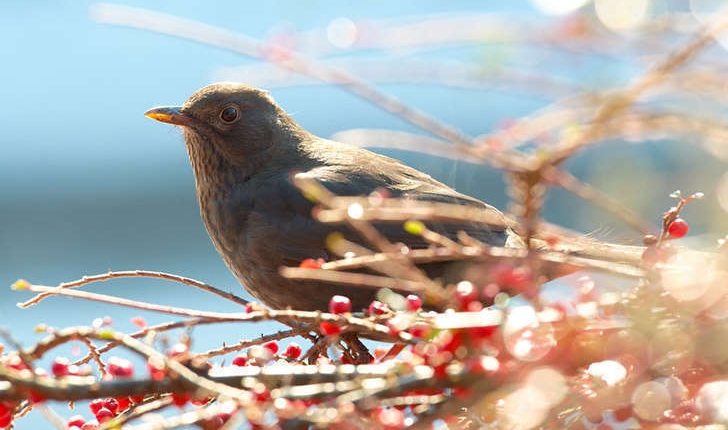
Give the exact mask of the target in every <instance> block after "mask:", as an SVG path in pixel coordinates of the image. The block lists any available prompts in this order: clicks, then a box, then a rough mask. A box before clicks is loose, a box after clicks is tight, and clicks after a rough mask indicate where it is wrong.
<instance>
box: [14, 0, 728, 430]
mask: <svg viewBox="0 0 728 430" xmlns="http://www.w3.org/2000/svg"><path fill="white" fill-rule="evenodd" d="M722 3H723V2H717V1H715V2H710V1H697V0H695V1H677V0H675V1H668V0H664V1H660V0H635V1H626V0H619V1H611V0H604V1H598V0H595V1H594V2H591V1H587V0H568V1H567V0H561V1H549V0H531V1H527V0H520V1H511V2H482V1H459V2H442V1H399V2H361V3H349V2H335V1H312V2H298V1H294V0H285V1H284V0H280V1H270V2H239V1H219V2H215V3H214V6H210V5H209V4H208V3H199V2H191V1H178V0H175V1H171V0H169V1H157V2H154V4H153V8H154V11H157V12H163V13H167V14H171V15H175V16H178V17H182V18H187V19H191V20H197V21H201V22H204V23H207V24H210V25H214V26H219V27H221V28H224V29H226V30H230V31H233V32H240V33H242V34H245V35H247V36H250V37H253V38H256V39H259V40H261V41H264V42H265V43H270V44H279V45H283V46H285V47H288V48H292V49H294V50H297V51H299V52H300V53H302V54H303V55H306V56H308V57H310V58H316V59H318V60H320V61H321V62H322V63H323V64H325V65H330V66H335V67H339V68H342V69H345V70H347V71H349V72H350V73H351V74H353V75H355V76H359V77H361V78H362V79H364V80H365V81H368V82H370V83H372V84H373V85H374V86H376V87H377V88H379V89H380V90H382V91H384V92H385V93H387V94H389V95H392V96H394V97H397V98H398V99H400V100H401V101H403V102H405V103H406V104H408V105H410V106H413V107H415V108H417V109H419V110H422V111H424V112H426V113H428V114H430V115H432V116H433V117H435V118H438V119H440V120H441V121H443V122H444V123H447V124H450V125H452V126H454V127H457V128H458V129H460V130H462V131H464V132H465V133H467V134H468V135H470V136H481V135H485V134H493V133H501V134H500V135H501V136H503V135H504V133H505V135H507V133H509V132H511V131H513V132H515V131H516V129H514V128H512V125H513V124H517V121H516V120H517V119H519V118H523V117H529V116H533V115H536V114H537V113H538V112H541V111H540V110H542V109H544V108H545V107H547V106H550V105H551V104H552V103H554V102H556V101H563V100H569V98H571V97H575V96H577V95H582V96H583V95H593V96H595V97H596V96H597V95H599V94H601V93H603V92H608V91H610V90H612V89H616V88H620V87H623V86H625V85H628V84H629V83H630V82H632V81H633V80H634V79H636V78H637V77H639V76H642V75H643V74H644V73H645V71H646V70H648V69H649V67H650V66H651V65H652V64H654V63H655V62H656V61H659V60H661V59H663V58H664V57H665V55H667V53H669V52H670V51H671V50H673V49H676V48H677V47H679V46H681V45H684V44H685V43H686V41H687V40H689V39H690V35H691V34H692V32H694V31H697V30H698V29H700V28H701V26H702V25H703V24H705V23H706V22H708V20H709V19H711V18H713V17H715V16H717V15H719V12H720V8H721V7H722ZM115 4H116V5H127V6H137V7H148V5H149V3H148V2H143V1H125V2H118V3H115ZM114 11H118V10H117V9H114V7H113V6H109V5H108V4H97V3H95V2H91V1H70V0H66V1H57V2H47V1H38V2H0V45H1V46H2V52H3V57H4V61H3V63H4V65H3V67H1V68H0V82H2V86H1V87H2V90H0V92H1V94H2V98H1V100H2V104H0V124H1V125H2V135H1V136H0V144H1V145H2V156H0V245H2V246H1V247H0V286H3V285H4V286H9V285H10V284H11V283H12V282H14V281H15V280H16V279H18V278H25V279H27V280H29V281H30V282H32V283H37V284H43V285H57V284H58V283H60V282H63V281H69V280H74V279H77V278H79V277H81V276H83V275H85V274H96V273H102V272H105V271H107V270H131V269H147V270H158V271H165V272H172V273H176V274H180V275H184V276H189V277H192V278H196V279H199V280H202V281H205V282H208V283H210V284H213V285H215V286H218V287H220V288H223V289H229V290H232V291H234V292H237V293H240V294H243V295H244V296H245V297H248V296H247V295H246V293H244V291H243V289H242V288H241V287H240V286H239V284H238V282H237V281H236V280H235V278H234V277H233V276H232V275H231V274H230V273H229V272H228V270H227V268H226V267H225V266H224V264H223V263H222V261H221V260H220V258H219V257H218V255H217V253H216V251H215V249H214V248H213V247H212V245H211V243H210V241H209V239H208V237H207V235H206V232H205V230H204V227H203V225H202V222H201V220H200V217H199V212H198V208H197V202H196V198H195V192H194V180H193V177H192V172H191V169H190V166H189V162H188V159H187V154H186V152H185V149H184V144H183V141H182V137H181V133H180V131H179V130H177V129H175V128H173V127H171V126H166V125H162V124H159V123H157V122H154V121H151V120H149V119H148V118H145V117H144V116H143V113H144V112H145V111H146V110H147V109H149V108H151V107H153V106H156V105H170V104H181V103H182V102H184V100H185V99H186V98H187V97H188V96H189V95H190V94H191V93H192V92H194V91H195V90H196V89H198V88H199V87H201V86H204V85H206V84H209V83H212V82H215V81H217V80H238V81H244V82H247V83H250V84H253V85H256V86H261V87H264V88H266V89H268V90H270V91H271V93H272V95H273V97H274V98H275V99H276V100H277V102H278V103H279V104H280V105H282V106H283V107H284V109H286V110H287V111H288V112H289V113H291V114H292V115H293V116H294V118H295V119H296V120H297V121H298V122H299V123H300V124H302V125H303V126H304V127H305V128H307V129H308V130H310V131H311V132H313V133H315V134H317V135H320V136H324V137H330V136H332V135H334V134H335V133H338V132H342V131H345V130H349V129H359V128H365V129H385V130H395V131H404V132H409V133H414V134H420V135H423V136H427V133H426V132H423V131H421V130H418V129H417V128H415V127H414V126H412V125H411V124H409V123H407V122H406V121H404V120H403V119H401V118H398V117H396V116H394V115H392V114H390V113H387V112H385V111H383V110H382V109H380V108H378V107H376V106H374V105H373V104H371V103H369V102H367V101H364V100H362V99H360V98H358V97H356V96H354V95H352V94H350V93H349V92H347V91H345V90H344V89H341V88H339V87H337V86H335V85H331V84H326V83H321V82H316V81H314V80H312V79H309V78H306V77H303V76H301V75H298V74H296V73H293V72H289V71H285V70H284V69H282V68H279V67H278V66H277V65H276V64H275V62H265V61H260V60H259V59H254V58H250V57H246V56H242V55H239V54H235V53H231V52H227V51H224V50H221V49H218V48H214V47H210V46H206V45H203V44H200V43H196V42H193V41H189V40H184V39H181V38H177V37H171V36H167V35H160V34H156V33H153V32H148V31H144V30H140V29H134V28H127V27H121V26H114V25H109V24H106V23H104V22H99V21H106V20H107V19H108V15H109V14H111V15H112V16H113V13H115V12H114ZM127 13H130V14H131V15H133V14H134V13H136V12H134V11H131V12H129V11H128V10H127ZM698 59H699V60H701V61H702V63H699V64H698V66H695V67H694V68H691V69H690V70H689V71H687V72H682V71H681V73H682V74H678V75H676V78H675V79H674V82H673V81H669V82H668V85H667V88H668V89H674V88H679V89H680V91H665V90H664V88H665V86H663V87H659V89H658V90H656V91H651V92H649V93H648V94H647V97H645V100H644V102H643V103H641V104H640V106H639V107H640V108H643V109H652V110H649V112H654V111H655V110H656V111H660V112H667V113H674V112H689V113H690V114H691V115H693V116H694V117H697V118H709V119H710V124H711V126H715V127H718V126H721V124H720V121H719V120H720V119H721V117H722V116H723V115H724V113H725V102H726V86H725V85H724V84H723V80H722V79H717V80H715V79H713V80H705V79H704V80H701V79H703V78H705V76H706V74H707V75H708V77H713V76H726V75H725V73H722V75H721V71H724V70H726V69H727V68H728V61H726V60H727V59H726V54H725V51H724V50H723V48H722V46H721V45H719V44H718V45H715V46H713V47H710V48H708V49H707V50H706V52H705V53H701V54H700V55H699V56H698ZM273 60H275V59H274V58H273ZM681 70H682V69H681ZM699 72H703V74H702V75H701V74H700V73H699ZM706 79H707V78H706ZM704 81H706V82H708V83H709V84H710V85H708V84H704ZM690 84H695V85H696V87H694V88H692V89H691V87H690ZM699 84H704V85H703V86H702V87H700V85H699ZM670 85H672V86H670ZM696 88H697V89H696ZM565 106H568V103H567V104H565ZM595 106H596V105H595ZM582 107H583V106H582ZM586 111H587V112H588V111H589V109H586ZM713 119H715V121H714V120H713ZM578 121H579V117H578V116H577V117H575V118H574V119H572V120H569V121H566V122H565V123H564V124H561V125H559V126H557V127H554V128H553V129H551V130H548V131H546V132H544V134H543V136H538V138H537V139H529V140H528V141H526V142H523V143H521V144H519V147H520V149H523V150H531V149H533V148H534V147H537V146H538V145H539V142H540V141H541V140H545V141H549V140H554V139H558V137H559V136H560V135H563V133H567V132H568V131H569V130H568V129H569V127H571V126H578ZM633 128H634V127H633ZM633 128H631V129H629V130H625V133H626V134H627V135H628V136H626V137H631V138H629V139H625V140H623V139H618V138H613V139H611V138H610V139H607V140H608V142H607V143H608V144H602V145H598V146H594V147H590V148H589V149H586V150H584V151H582V152H580V153H579V154H578V155H577V156H575V157H573V158H571V159H570V160H569V161H568V162H567V163H566V164H565V166H564V167H565V168H567V170H569V171H570V172H571V173H573V174H574V175H575V176H577V177H579V178H582V179H584V180H586V181H589V182H591V183H592V184H594V185H595V186H596V187H597V188H599V189H601V190H603V191H605V192H607V193H609V194H610V195H612V196H614V197H616V198H617V199H619V200H620V201H621V202H622V203H623V204H625V205H626V206H627V207H629V208H630V209H632V210H634V211H635V212H637V213H639V214H640V215H641V216H642V217H643V218H644V219H645V220H646V221H648V222H650V223H652V224H653V225H654V226H655V227H656V228H657V226H658V225H659V220H660V217H661V214H662V212H663V211H665V210H666V209H668V208H669V207H670V206H671V205H673V204H674V200H671V199H670V198H669V197H668V194H669V193H670V192H671V191H673V190H675V189H682V190H683V191H684V192H694V191H702V192H704V193H705V194H706V198H705V200H704V201H702V202H699V203H695V204H691V205H690V206H689V207H688V209H686V212H685V217H686V219H687V220H688V221H689V223H690V226H691V237H693V238H698V239H697V240H699V241H700V242H699V245H700V246H706V247H710V246H713V245H714V243H715V240H716V239H718V238H719V237H722V236H723V235H725V231H726V227H728V222H726V216H725V210H724V208H721V202H722V203H723V205H724V206H726V205H727V203H726V202H728V198H727V197H726V196H728V186H726V185H725V182H726V181H725V179H722V176H723V174H724V170H725V163H724V161H722V160H721V159H722V158H723V157H725V152H726V151H725V149H724V148H723V147H724V146H725V142H724V141H723V140H722V139H720V137H721V136H722V135H721V134H720V133H719V132H715V133H713V134H710V135H708V134H701V132H700V130H698V131H697V132H696V133H693V134H690V133H673V132H672V131H671V129H670V130H665V131H664V132H662V133H659V132H658V131H659V130H657V131H655V130H646V131H645V132H644V136H641V138H640V139H635V138H634V136H635V135H640V130H636V131H635V130H634V129H633ZM678 128H679V127H678ZM686 128H687V127H686ZM711 130H712V129H711ZM721 130H722V129H719V130H718V131H721ZM630 133H631V134H630ZM341 136H346V134H344V135H341ZM716 136H717V137H716ZM637 143H639V144H637ZM411 149H412V150H413V151H403V150H395V149H387V148H384V149H377V151H379V152H382V153H385V154H387V155H390V156H394V157H395V158H399V159H401V160H403V161H404V162H406V163H408V164H410V165H412V166H414V167H416V168H418V169H420V170H423V171H425V172H428V173H430V174H431V175H433V176H434V177H436V178H437V179H439V180H441V181H443V182H445V183H447V184H449V185H451V186H453V187H455V188H456V189H458V190H459V191H461V192H464V193H467V194H471V195H473V196H476V197H478V198H481V199H483V200H486V201H488V202H490V203H492V204H493V205H495V206H497V207H500V208H503V209H506V208H507V207H508V198H507V195H506V188H505V185H504V184H505V183H504V180H503V177H502V174H501V172H499V171H498V170H495V169H493V168H491V167H489V166H487V165H480V164H475V163H469V162H467V161H463V160H452V159H443V158H439V157H436V156H432V155H427V154H422V153H417V152H416V151H417V150H418V148H417V147H412V148H411ZM419 149H422V148H419ZM723 159H724V158H723ZM721 196H723V197H721ZM721 198H722V200H721ZM544 216H545V218H546V219H547V220H548V221H551V222H555V223H558V224H561V225H564V226H566V227H569V228H573V229H577V230H580V231H583V232H593V231H598V232H599V233H598V236H599V237H604V238H607V239H610V240H613V241H617V242H626V243H635V241H638V240H639V237H640V236H639V234H636V233H635V232H634V231H632V230H630V229H629V228H628V227H626V226H625V225H624V224H622V223H621V222H620V221H619V220H617V219H616V218H614V217H612V216H610V215H609V214H608V213H605V212H604V211H603V210H600V209H598V208H595V207H594V206H593V205H591V204H590V203H587V202H584V201H582V200H579V199H578V198H576V197H574V196H572V195H571V194H569V193H567V192H565V191H561V190H553V191H552V192H551V193H550V194H549V200H548V201H547V204H546V210H545V212H544ZM693 240H695V239H693ZM88 289H89V290H92V291H97V292H102V293H107V294H114V295H120V296H124V297H128V298H133V299H137V300H146V301H152V302H156V303H163V304H169V305H175V306H182V307H191V308H199V309H206V310H220V311H234V310H236V309H237V308H236V307H235V306H234V305H232V304H229V303H226V302H224V301H222V300H221V299H217V298H215V297H212V296H210V295H208V294H203V293H200V292H197V291H195V290H193V289H192V288H189V287H185V286H181V285H177V284H172V283H169V282H163V281H152V280H146V279H131V280H119V281H114V282H107V283H103V284H96V285H93V286H90V287H88ZM29 297H30V295H29V294H28V293H26V292H14V291H11V290H10V289H9V288H2V289H0V327H4V328H6V329H8V330H9V331H10V332H11V333H12V335H13V336H14V337H15V338H16V339H18V340H20V341H21V343H23V344H24V345H26V346H28V345H30V344H32V343H33V342H34V341H35V340H37V339H38V335H36V334H33V328H34V326H35V325H36V324H39V323H45V324H48V325H51V326H58V327H65V326H72V325H81V324H83V325H86V324H89V323H91V321H92V320H93V319H94V318H97V317H102V316H104V315H112V316H113V317H114V320H115V321H114V327H116V328H119V329H121V330H132V329H133V326H131V325H130V323H129V318H130V317H131V316H134V315H139V314H140V312H137V311H133V310H123V309H121V310H120V309H117V308H113V307H109V306H103V305H100V304H97V303H92V302H84V301H81V300H68V299H62V298H53V299H50V300H47V301H44V302H42V303H41V304H40V305H38V306H35V307H33V308H30V309H27V310H19V309H18V308H17V307H16V306H15V303H16V302H18V301H22V300H25V299H27V298H29ZM146 317H147V319H148V321H149V322H150V323H154V322H161V321H167V320H169V317H167V316H164V315H146ZM271 327H273V326H272V325H260V326H256V327H254V328H252V329H251V327H250V326H244V327H243V326H236V327H232V326H231V327H229V330H230V332H229V333H224V332H223V333H222V335H221V333H220V330H221V328H220V327H216V328H215V329H214V330H215V332H216V333H217V335H216V336H214V337H209V336H201V335H200V336H195V341H196V342H197V344H195V345H193V349H195V350H198V351H202V350H205V349H210V348H214V347H217V346H219V344H220V341H221V339H227V340H228V341H229V342H230V341H235V340H236V339H239V338H247V337H252V336H255V335H258V334H260V333H262V332H270V331H271V329H272V328H271ZM204 330H205V329H202V328H201V329H195V334H198V333H204ZM226 334H227V336H226ZM30 423H31V421H25V420H21V421H20V422H19V426H20V427H21V428H22V427H23V426H25V425H30ZM28 428H30V427H28Z"/></svg>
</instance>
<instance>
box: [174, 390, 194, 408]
mask: <svg viewBox="0 0 728 430" xmlns="http://www.w3.org/2000/svg"><path fill="white" fill-rule="evenodd" d="M191 399H192V394H190V393H172V403H174V404H175V405H176V406H177V407H180V408H181V407H182V406H184V405H186V404H187V402H189V401H190V400H191Z"/></svg>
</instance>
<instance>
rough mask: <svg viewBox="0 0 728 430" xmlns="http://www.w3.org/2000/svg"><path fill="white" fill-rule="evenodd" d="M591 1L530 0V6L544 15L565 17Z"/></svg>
mask: <svg viewBox="0 0 728 430" xmlns="http://www.w3.org/2000/svg"><path fill="white" fill-rule="evenodd" d="M590 1H591V0H531V4H532V5H533V6H534V7H535V8H536V9H538V10H539V12H541V13H544V14H546V15H566V14H567V13H571V12H573V11H575V10H577V9H579V8H580V7H582V6H584V5H585V4H587V3H589V2H590Z"/></svg>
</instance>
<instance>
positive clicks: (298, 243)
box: [145, 83, 520, 310]
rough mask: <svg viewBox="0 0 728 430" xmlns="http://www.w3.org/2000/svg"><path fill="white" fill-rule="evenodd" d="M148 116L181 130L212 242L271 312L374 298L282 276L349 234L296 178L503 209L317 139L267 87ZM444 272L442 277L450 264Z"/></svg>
mask: <svg viewBox="0 0 728 430" xmlns="http://www.w3.org/2000/svg"><path fill="white" fill-rule="evenodd" d="M145 115H146V116H148V117H150V118H153V119H155V120H158V121H162V122H167V123H171V124H175V125H178V126H181V127H182V129H183V132H184V139H185V143H186V146H187V152H188V154H189V157H190V160H191V163H192V168H193V170H194V175H195V180H196V184H197V198H198V201H199V205H200V212H201V214H202V219H203V221H204V223H205V226H206V228H207V232H208V233H209V235H210V238H211V239H212V242H213V243H214V244H215V247H216V248H217V250H218V252H219V253H220V255H221V256H222V258H223V259H224V261H225V263H226V264H227V266H228V267H229V268H230V270H231V271H232V272H233V274H234V275H235V276H236V277H237V278H238V280H239V281H240V282H241V283H242V284H243V286H244V287H245V288H246V289H247V290H248V292H250V294H252V295H253V296H254V297H255V298H256V299H258V300H260V301H261V302H263V303H265V304H266V305H268V306H271V307H273V308H286V307H288V306H290V307H292V308H294V309H302V310H316V309H318V310H326V309H327V306H328V302H329V299H330V298H331V296H332V295H335V294H340V295H345V296H348V297H350V298H351V299H352V302H353V306H354V309H362V308H364V307H366V306H367V305H368V303H370V302H371V300H372V299H373V298H374V292H373V291H372V290H369V289H365V288H355V287H348V286H342V285H332V284H327V283H315V282H299V281H291V280H288V279H285V278H283V277H282V276H280V275H279V268H280V267H281V266H298V265H299V263H300V262H301V261H302V260H304V259H307V258H313V259H316V258H324V259H326V260H329V259H330V255H329V250H327V248H326V245H325V239H326V237H327V235H328V234H329V233H331V232H333V231H335V230H341V228H340V227H339V226H329V225H324V224H321V223H318V222H316V221H315V220H313V219H312V217H311V210H312V208H313V204H312V203H311V202H310V201H308V200H307V199H306V198H304V197H303V196H302V195H301V193H300V191H299V190H298V189H297V188H296V187H295V186H294V185H293V184H292V183H291V180H290V175H291V173H292V172H301V173H302V174H304V175H307V176H309V177H312V178H315V179H316V180H318V181H319V182H320V183H321V184H322V185H323V186H325V187H326V188H328V189H329V190H330V191H332V192H333V193H335V194H337V195H341V196H361V195H366V194H368V193H370V192H372V191H373V190H375V189H378V188H379V189H386V190H387V191H389V193H390V194H391V195H392V196H393V197H399V198H408V199H415V200H419V201H430V202H445V203H455V204H460V205H465V206H470V207H478V208H490V209H491V210H495V209H494V208H492V207H491V206H489V205H487V204H485V203H483V202H481V201H479V200H477V199H474V198H472V197H469V196H466V195H464V194H461V193H458V192H457V191H455V190H453V189H452V188H450V187H448V186H446V185H444V184H442V183H440V182H438V181H436V180H434V179H433V178H431V177H430V176H428V175H426V174H424V173H422V172H420V171H418V170H415V169H413V168H411V167H408V166H406V165H404V164H402V163H401V162H399V161H397V160H394V159H392V158H389V157H385V156H383V155H379V154H375V153H373V152H371V151H367V150H365V149H361V148H359V147H356V146H352V145H348V144H345V143H340V142H334V141H331V140H326V139H322V138H320V137H317V136H314V135H313V134H311V133H309V132H308V131H306V130H304V129H303V128H302V127H301V126H299V125H298V124H297V123H296V122H295V121H294V120H293V119H292V118H291V117H290V116H289V115H288V114H286V112H284V111H283V109H281V108H280V107H279V106H278V105H277V104H276V103H275V102H274V101H273V99H272V98H271V96H270V95H269V94H268V93H267V92H266V91H262V90H259V89H256V88H253V87H250V86H247V85H243V84H237V83H218V84H214V85H210V86H207V87H204V88H202V89H200V90H199V91H197V92H196V93H194V94H193V95H192V96H191V97H190V98H189V99H188V100H187V101H186V102H185V103H184V104H183V105H182V106H179V107H158V108H154V109H151V110H149V111H148V112H146V114H145ZM378 227H380V229H382V232H383V234H384V235H385V236H386V237H387V238H389V239H390V240H391V241H392V242H395V243H396V242H402V243H404V244H406V245H408V246H409V247H410V248H422V247H425V246H426V243H424V242H423V240H422V239H421V238H420V237H418V236H414V235H411V234H409V233H407V232H405V231H404V229H403V228H402V226H401V225H385V224H382V225H378ZM429 227H430V228H432V229H433V230H436V231H438V232H440V233H442V234H444V235H446V236H448V237H450V238H455V237H456V234H457V232H458V231H459V230H464V231H466V232H467V233H468V234H469V235H471V236H472V237H474V238H476V239H478V240H480V241H482V242H484V243H487V244H490V245H494V246H506V245H513V244H516V245H517V244H518V243H520V238H518V236H517V235H515V234H514V233H513V232H512V231H510V230H508V229H505V228H503V227H488V226H486V225H483V224H474V223H473V224H468V225H463V224H443V225H430V226H429ZM349 237H350V238H351V239H353V240H355V236H349ZM438 270H439V272H440V273H442V270H443V268H442V267H440V268H438Z"/></svg>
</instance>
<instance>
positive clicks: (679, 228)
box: [667, 218, 690, 239]
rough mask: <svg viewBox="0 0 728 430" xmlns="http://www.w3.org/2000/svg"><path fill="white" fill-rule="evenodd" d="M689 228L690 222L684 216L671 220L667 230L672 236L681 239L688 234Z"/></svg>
mask: <svg viewBox="0 0 728 430" xmlns="http://www.w3.org/2000/svg"><path fill="white" fill-rule="evenodd" d="M688 230H690V227H689V226H688V223H687V222H686V221H685V220H684V219H682V218H677V219H675V221H673V222H671V223H670V225H669V226H668V227H667V232H668V233H670V236H672V237H674V238H675V239H679V238H681V237H683V236H685V235H686V234H688Z"/></svg>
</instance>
